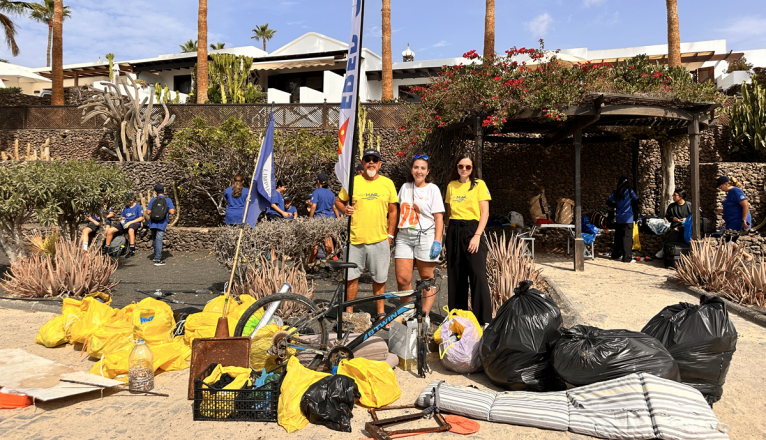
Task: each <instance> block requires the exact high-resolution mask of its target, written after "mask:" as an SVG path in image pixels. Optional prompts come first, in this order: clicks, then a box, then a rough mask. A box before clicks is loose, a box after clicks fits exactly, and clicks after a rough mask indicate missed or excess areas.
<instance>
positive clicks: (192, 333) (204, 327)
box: [184, 312, 221, 345]
mask: <svg viewBox="0 0 766 440" xmlns="http://www.w3.org/2000/svg"><path fill="white" fill-rule="evenodd" d="M220 317H221V312H218V313H215V312H200V313H192V314H191V315H189V316H187V317H186V322H185V323H184V338H185V339H186V342H187V343H188V344H190V345H191V342H192V341H193V340H194V339H195V338H212V337H213V336H215V326H216V325H217V324H218V318H220Z"/></svg>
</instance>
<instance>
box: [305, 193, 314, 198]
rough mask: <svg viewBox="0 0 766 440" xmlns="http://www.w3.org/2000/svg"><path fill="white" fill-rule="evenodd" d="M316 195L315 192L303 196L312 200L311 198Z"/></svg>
mask: <svg viewBox="0 0 766 440" xmlns="http://www.w3.org/2000/svg"><path fill="white" fill-rule="evenodd" d="M312 197H314V194H313V193H308V194H306V197H304V198H303V200H311V198H312Z"/></svg>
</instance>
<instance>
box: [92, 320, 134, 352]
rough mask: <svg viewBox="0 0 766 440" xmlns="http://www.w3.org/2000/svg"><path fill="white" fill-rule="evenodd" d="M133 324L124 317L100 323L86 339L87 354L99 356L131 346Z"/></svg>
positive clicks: (132, 343)
mask: <svg viewBox="0 0 766 440" xmlns="http://www.w3.org/2000/svg"><path fill="white" fill-rule="evenodd" d="M133 345H134V342H133V324H131V323H130V322H128V321H125V320H124V319H119V320H116V321H114V322H110V323H107V324H102V325H101V326H100V327H98V328H97V329H96V331H94V332H93V334H92V335H91V336H90V339H88V347H87V349H88V355H90V356H93V357H96V358H100V357H101V355H104V354H109V353H112V352H115V351H119V350H121V349H122V348H125V347H128V346H129V347H133Z"/></svg>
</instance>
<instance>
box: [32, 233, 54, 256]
mask: <svg viewBox="0 0 766 440" xmlns="http://www.w3.org/2000/svg"><path fill="white" fill-rule="evenodd" d="M24 238H26V239H27V241H28V242H29V244H30V245H31V247H32V250H33V251H34V252H35V253H38V254H42V255H43V256H45V257H52V256H54V255H56V241H58V238H59V233H58V231H56V230H53V231H51V232H50V233H49V234H47V235H46V234H45V233H44V232H43V231H41V230H39V229H33V230H32V231H31V232H29V233H28V234H25V235H24Z"/></svg>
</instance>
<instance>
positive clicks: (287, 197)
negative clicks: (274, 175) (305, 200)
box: [284, 196, 293, 202]
mask: <svg viewBox="0 0 766 440" xmlns="http://www.w3.org/2000/svg"><path fill="white" fill-rule="evenodd" d="M284 201H285V202H292V201H293V198H292V197H290V196H285V198H284Z"/></svg>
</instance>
